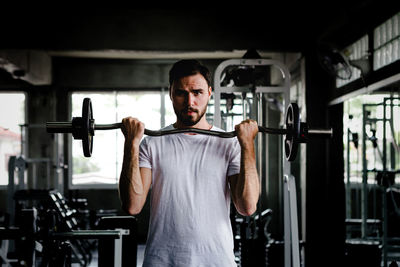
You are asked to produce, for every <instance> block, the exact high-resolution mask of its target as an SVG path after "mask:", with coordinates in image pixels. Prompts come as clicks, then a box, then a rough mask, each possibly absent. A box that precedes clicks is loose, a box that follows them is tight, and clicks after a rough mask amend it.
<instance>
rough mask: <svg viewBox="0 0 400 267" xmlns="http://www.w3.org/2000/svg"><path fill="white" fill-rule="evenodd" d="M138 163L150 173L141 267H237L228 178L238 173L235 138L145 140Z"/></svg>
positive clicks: (185, 136)
mask: <svg viewBox="0 0 400 267" xmlns="http://www.w3.org/2000/svg"><path fill="white" fill-rule="evenodd" d="M171 129H173V126H172V125H170V126H168V127H166V128H164V129H163V130H171ZM212 130H219V131H222V130H221V129H218V128H216V127H213V128H212ZM139 165H140V167H145V168H150V169H152V190H151V196H150V199H151V209H150V225H149V233H148V238H147V243H146V251H145V257H144V263H143V267H158V266H160V267H166V266H173V267H178V266H179V267H180V266H182V267H200V266H204V267H206V266H207V267H213V266H215V267H228V266H229V267H236V264H235V261H234V252H233V235H232V227H231V223H230V218H229V214H230V189H229V183H228V179H227V177H228V176H230V175H234V174H238V173H239V171H240V145H239V142H238V141H237V138H220V137H217V136H210V135H203V134H195V135H192V134H183V133H181V134H172V135H164V136H161V137H151V136H147V137H145V138H144V139H143V141H142V143H141V145H140V157H139Z"/></svg>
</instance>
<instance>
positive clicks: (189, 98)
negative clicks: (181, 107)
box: [187, 93, 195, 106]
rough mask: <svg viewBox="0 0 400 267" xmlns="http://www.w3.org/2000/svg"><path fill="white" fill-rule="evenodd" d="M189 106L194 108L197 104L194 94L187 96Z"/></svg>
mask: <svg viewBox="0 0 400 267" xmlns="http://www.w3.org/2000/svg"><path fill="white" fill-rule="evenodd" d="M187 104H188V106H194V104H195V97H194V95H193V94H192V93H189V94H187Z"/></svg>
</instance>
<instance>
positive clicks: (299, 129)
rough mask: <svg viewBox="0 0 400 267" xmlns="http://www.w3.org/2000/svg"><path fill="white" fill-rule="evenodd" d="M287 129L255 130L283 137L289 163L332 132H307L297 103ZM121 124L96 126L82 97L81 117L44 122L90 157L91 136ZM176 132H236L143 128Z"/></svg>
mask: <svg viewBox="0 0 400 267" xmlns="http://www.w3.org/2000/svg"><path fill="white" fill-rule="evenodd" d="M285 125H286V128H283V129H276V128H268V127H264V126H260V125H259V126H258V131H259V132H261V133H267V134H276V135H285V155H286V159H287V160H288V161H294V160H295V158H296V155H297V150H298V145H299V143H306V142H307V140H308V136H311V135H312V136H322V137H332V135H333V131H332V129H322V128H319V129H309V128H308V125H307V123H305V122H301V121H300V114H299V108H298V106H297V104H296V103H291V104H289V105H288V107H287V110H286V117H285ZM121 126H122V123H112V124H95V120H94V118H93V108H92V102H91V100H90V98H85V99H84V100H83V105H82V117H73V118H72V121H70V122H47V123H46V130H47V132H48V133H72V136H73V137H74V139H77V140H82V148H83V154H84V155H85V157H90V156H91V155H92V150H93V136H94V132H95V131H96V130H115V129H120V128H121ZM178 133H197V134H205V135H212V136H217V137H221V138H233V137H235V136H237V133H236V131H232V132H220V131H212V130H203V129H195V128H187V129H173V130H165V131H161V130H159V131H153V130H148V129H144V134H145V135H149V136H163V135H169V134H178Z"/></svg>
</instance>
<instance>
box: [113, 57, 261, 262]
mask: <svg viewBox="0 0 400 267" xmlns="http://www.w3.org/2000/svg"><path fill="white" fill-rule="evenodd" d="M169 75H170V77H169V82H170V88H169V94H170V98H171V101H172V104H173V107H174V111H175V114H176V122H175V123H174V124H173V125H170V126H168V127H166V128H165V129H164V130H170V129H174V128H177V129H183V128H198V129H205V130H219V131H221V129H218V128H216V127H214V126H212V125H210V124H209V123H208V122H207V120H206V118H205V116H204V115H205V113H206V108H207V103H208V101H209V100H210V98H211V92H212V90H211V85H210V84H211V78H210V76H211V75H210V72H209V71H208V69H207V68H206V67H205V66H203V65H201V64H200V63H199V62H198V61H196V60H181V61H178V62H176V63H175V64H174V65H173V67H172V68H171V70H170V73H169ZM122 124H123V126H122V132H123V133H124V136H125V144H124V160H123V166H122V171H121V177H120V183H119V190H120V199H121V202H122V207H123V209H124V210H125V211H127V212H128V213H129V214H132V215H134V214H138V213H139V212H140V211H141V209H142V207H143V205H144V203H145V201H146V197H147V194H148V192H149V189H150V186H151V187H152V191H151V197H150V199H151V211H150V225H149V234H148V238H147V243H146V251H145V258H144V263H143V266H144V267H146V266H151V267H155V266H160V267H161V266H162V267H165V266H182V267H190V266H196V267H197V266H207V267H210V266H215V267H225V266H236V264H235V261H234V253H233V236H232V229H231V224H230V220H229V213H230V211H229V209H230V199H231V197H232V200H233V203H234V204H235V207H236V209H237V210H238V212H239V213H241V214H242V215H245V216H249V215H251V214H253V213H254V212H255V211H256V205H257V201H258V195H259V180H258V175H257V170H256V163H255V153H254V138H255V136H256V135H257V132H258V125H257V123H256V122H255V121H251V120H247V121H244V122H242V123H240V124H239V125H236V126H235V130H236V132H237V138H228V139H225V138H220V137H216V136H209V135H202V134H188V133H181V134H172V135H164V136H162V137H150V136H147V137H146V138H144V139H143V141H142V142H140V141H141V139H142V137H143V134H144V124H143V123H142V122H140V121H138V120H137V119H135V118H131V117H128V118H124V119H123V120H122Z"/></svg>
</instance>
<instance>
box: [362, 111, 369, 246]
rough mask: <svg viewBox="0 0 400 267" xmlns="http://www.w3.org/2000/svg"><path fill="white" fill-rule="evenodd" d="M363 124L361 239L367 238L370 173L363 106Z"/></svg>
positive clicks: (365, 112)
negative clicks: (368, 170)
mask: <svg viewBox="0 0 400 267" xmlns="http://www.w3.org/2000/svg"><path fill="white" fill-rule="evenodd" d="M362 114H363V124H362V165H363V168H362V189H361V220H362V221H361V238H363V239H365V238H366V237H367V218H368V188H367V186H368V173H367V171H366V170H367V159H366V151H367V148H366V140H365V139H366V137H367V133H366V132H365V127H366V123H365V119H366V118H367V111H366V109H365V106H364V105H363V109H362Z"/></svg>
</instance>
